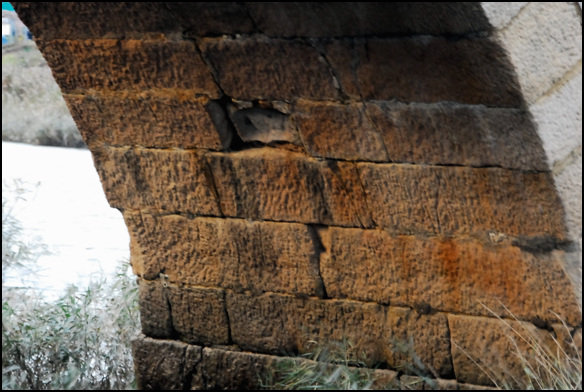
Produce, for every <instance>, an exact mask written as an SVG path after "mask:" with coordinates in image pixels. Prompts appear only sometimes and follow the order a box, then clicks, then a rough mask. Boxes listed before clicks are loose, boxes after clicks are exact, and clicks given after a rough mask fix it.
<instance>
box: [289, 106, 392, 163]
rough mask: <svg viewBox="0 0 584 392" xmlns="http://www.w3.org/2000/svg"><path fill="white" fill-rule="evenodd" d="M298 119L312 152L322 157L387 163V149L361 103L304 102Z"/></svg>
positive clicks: (309, 149)
mask: <svg viewBox="0 0 584 392" xmlns="http://www.w3.org/2000/svg"><path fill="white" fill-rule="evenodd" d="M294 109H295V111H294V115H293V118H294V122H295V123H296V124H297V126H298V130H299V132H300V134H301V135H302V141H303V142H304V146H305V147H306V149H307V150H308V152H309V153H310V154H311V155H312V156H315V157H319V158H333V159H344V160H358V161H375V162H387V161H388V155H387V150H386V149H385V146H384V144H383V140H382V138H381V135H380V134H379V132H378V131H377V130H376V129H375V127H374V126H373V125H372V124H371V122H370V121H369V119H368V117H367V113H366V111H365V108H364V106H363V105H361V104H347V105H339V104H335V103H314V102H310V101H301V102H299V103H298V104H296V105H295V108H294Z"/></svg>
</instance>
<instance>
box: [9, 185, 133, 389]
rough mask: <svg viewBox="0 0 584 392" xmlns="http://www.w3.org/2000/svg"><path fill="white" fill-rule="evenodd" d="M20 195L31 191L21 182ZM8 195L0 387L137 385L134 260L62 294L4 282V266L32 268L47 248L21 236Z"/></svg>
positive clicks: (67, 387) (18, 190) (19, 268)
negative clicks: (48, 294) (53, 295)
mask: <svg viewBox="0 0 584 392" xmlns="http://www.w3.org/2000/svg"><path fill="white" fill-rule="evenodd" d="M15 186H16V194H17V197H16V199H17V200H19V199H22V198H23V197H24V195H25V194H26V193H27V190H26V186H23V184H22V182H17V183H16V185H15ZM5 190H6V189H5V184H3V192H2V194H3V197H2V278H3V279H2V283H3V284H2V389H38V390H43V389H128V388H132V387H135V381H134V368H133V359H132V355H131V347H130V342H131V340H132V339H133V338H134V337H135V336H136V335H137V334H138V331H139V313H138V300H137V299H138V298H137V297H138V288H137V283H136V280H135V277H134V276H133V275H132V274H131V272H129V267H128V266H129V264H128V263H123V264H122V265H120V267H119V268H118V270H117V272H116V274H115V276H113V277H111V278H108V279H106V278H102V279H100V280H98V281H93V282H92V283H91V284H90V285H89V286H88V287H87V288H83V289H79V288H77V287H74V286H72V287H70V288H69V289H68V290H67V291H66V292H65V293H63V294H62V295H61V296H60V297H59V298H58V299H56V300H46V299H45V298H44V295H43V292H42V290H40V289H31V288H26V287H18V288H14V287H12V288H11V287H6V286H5V284H4V277H5V272H7V271H11V270H12V271H16V272H17V273H22V272H23V270H26V269H34V264H35V261H36V259H37V257H38V256H39V254H41V253H42V252H44V248H43V247H42V244H39V243H32V244H31V243H30V242H26V241H24V240H23V238H24V236H23V235H22V228H21V226H20V224H19V222H18V220H17V219H16V217H15V216H14V205H15V203H16V201H11V200H7V199H6V198H5V194H6V193H8V192H4V191H5Z"/></svg>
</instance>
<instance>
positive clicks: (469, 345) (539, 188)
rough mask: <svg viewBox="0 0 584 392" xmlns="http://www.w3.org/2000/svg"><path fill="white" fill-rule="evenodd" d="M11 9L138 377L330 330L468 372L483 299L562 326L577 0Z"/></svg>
mask: <svg viewBox="0 0 584 392" xmlns="http://www.w3.org/2000/svg"><path fill="white" fill-rule="evenodd" d="M14 5H15V8H16V10H17V12H18V14H19V15H20V17H21V18H22V20H23V21H24V22H25V23H26V24H27V26H28V27H29V28H30V30H31V31H32V32H33V33H34V34H35V37H36V41H37V43H38V45H39V48H40V49H41V51H42V52H43V54H44V56H45V58H46V59H47V61H48V63H49V65H50V66H51V68H52V70H53V73H54V76H55V78H56V80H57V82H58V83H59V85H60V86H61V89H62V91H63V95H64V97H65V99H66V101H67V103H68V105H69V108H70V110H71V113H72V115H73V117H74V119H75V121H76V122H77V124H78V126H79V129H80V130H81V132H82V134H83V136H84V138H85V140H86V142H87V144H88V146H89V147H90V149H91V151H92V153H93V156H94V160H95V165H96V168H97V170H98V172H99V174H100V177H101V180H102V183H103V187H104V190H105V192H106V195H107V197H108V200H109V202H110V204H111V205H112V206H113V207H116V208H118V209H120V210H121V211H122V212H123V214H124V218H125V220H126V224H127V226H128V229H129V232H130V235H131V250H132V256H131V262H132V266H133V268H134V271H135V273H136V274H137V276H138V277H139V282H140V301H141V315H142V332H143V335H144V336H143V337H142V338H140V339H138V340H137V341H136V342H135V359H136V368H137V372H138V378H139V380H140V385H141V386H142V387H143V388H159V387H161V388H241V387H248V388H249V387H252V388H253V387H255V386H257V384H258V377H257V372H258V371H259V372H262V371H265V370H266V369H269V368H270V367H271V366H273V365H274V364H277V363H279V362H281V361H282V360H284V359H285V358H286V355H289V354H293V353H305V352H307V351H309V350H310V349H311V348H312V347H311V342H317V343H319V344H323V345H326V344H327V342H332V341H340V340H343V339H347V340H349V341H351V342H352V343H353V347H354V349H355V353H357V352H363V353H365V354H366V359H365V362H366V364H367V365H368V366H370V367H380V369H378V370H377V371H376V374H377V375H378V376H379V377H380V380H379V381H378V384H376V385H382V384H383V383H389V384H390V385H393V386H401V387H403V388H406V387H410V386H415V385H417V384H416V383H417V382H418V381H419V380H420V379H418V378H416V377H415V376H414V375H412V372H411V370H410V368H409V367H407V366H406V365H407V364H411V363H413V361H412V359H411V357H409V355H407V354H405V353H403V352H400V347H403V344H404V343H405V344H410V349H411V350H412V351H413V352H415V354H416V355H417V357H419V359H420V361H421V362H422V363H423V364H424V366H425V372H427V374H428V375H430V376H431V377H432V378H436V379H437V381H435V382H436V383H437V385H438V386H439V387H445V388H446V387H453V386H457V383H471V384H484V385H489V384H490V383H491V382H492V380H491V379H490V378H489V377H488V376H487V375H485V373H483V372H482V371H481V370H480V369H479V368H478V367H477V365H476V364H475V361H478V362H479V363H480V364H481V365H482V366H483V367H488V368H489V369H491V370H492V371H493V372H494V373H497V372H498V371H499V370H501V369H504V371H505V372H510V373H511V374H513V375H518V374H520V373H521V369H522V365H521V364H520V363H519V362H518V361H517V359H516V357H515V356H513V355H511V354H510V352H511V351H512V350H513V347H512V344H511V342H510V340H509V339H508V336H507V335H508V330H507V329H506V327H505V324H504V322H503V321H501V320H500V319H498V318H497V317H496V316H500V317H502V318H503V319H504V321H505V322H506V323H509V324H511V325H512V326H514V327H516V328H520V327H525V328H526V330H529V331H533V332H534V333H537V334H539V335H538V336H540V337H541V339H543V340H549V337H550V333H552V332H553V333H557V336H558V337H559V338H560V340H563V339H566V334H562V333H561V331H560V330H559V329H558V324H559V321H558V318H557V317H556V315H558V316H559V317H561V318H562V319H563V320H564V321H565V322H566V323H567V324H568V326H569V327H570V328H571V331H572V335H573V336H574V337H575V338H576V340H577V341H581V323H582V315H581V305H580V301H581V300H580V298H581V293H582V288H581V276H580V275H581V251H580V248H581V241H582V240H581V238H582V223H581V201H582V196H581V192H582V183H581V178H582V176H581V171H582V155H581V149H582V147H581V146H582V137H581V130H582V122H581V110H582V109H581V108H582V97H581V95H582V92H581V91H582V76H581V66H582V32H581V31H582V28H581V10H580V8H579V6H578V4H577V3H391V4H390V3H279V4H277V5H274V4H266V3H110V4H109V5H104V4H103V3H87V2H85V3H15V4H14ZM574 271H576V272H574ZM578 271H580V272H578ZM579 274H580V275H579ZM511 314H512V315H513V316H511ZM519 324H521V326H520V325H519ZM548 331H550V332H548ZM579 344H580V347H581V343H579ZM381 369H385V370H381ZM458 386H460V385H458Z"/></svg>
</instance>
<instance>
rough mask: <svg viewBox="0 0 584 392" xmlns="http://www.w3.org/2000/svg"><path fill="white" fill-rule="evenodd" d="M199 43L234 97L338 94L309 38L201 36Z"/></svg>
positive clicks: (329, 96)
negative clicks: (202, 38)
mask: <svg viewBox="0 0 584 392" xmlns="http://www.w3.org/2000/svg"><path fill="white" fill-rule="evenodd" d="M200 47H201V51H202V52H203V55H204V56H205V57H206V58H208V59H209V61H210V62H211V64H212V66H213V68H214V69H215V74H216V76H217V79H218V83H219V85H220V86H221V88H222V89H223V91H224V92H225V94H227V95H228V96H230V97H232V98H235V99H240V100H248V101H249V100H257V99H267V100H270V99H272V100H281V101H285V100H295V99H298V98H307V99H317V100H332V99H336V98H337V92H336V89H335V87H334V84H333V77H332V75H331V72H330V70H329V68H328V66H327V64H326V62H325V61H324V59H322V57H321V56H320V55H319V54H318V52H317V51H316V49H314V48H313V47H312V46H311V45H310V44H309V43H308V42H306V41H303V40H283V39H276V38H274V39H270V38H267V37H260V36H256V37H246V38H235V39H231V38H220V39H204V40H201V42H200Z"/></svg>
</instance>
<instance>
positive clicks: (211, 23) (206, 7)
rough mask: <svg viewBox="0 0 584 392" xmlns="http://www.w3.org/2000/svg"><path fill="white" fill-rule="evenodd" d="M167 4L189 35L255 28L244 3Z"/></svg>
mask: <svg viewBox="0 0 584 392" xmlns="http://www.w3.org/2000/svg"><path fill="white" fill-rule="evenodd" d="M165 5H166V7H167V8H168V10H169V11H170V12H171V13H172V15H173V16H174V17H175V19H176V21H177V22H178V23H179V24H180V25H181V27H182V30H181V31H182V32H183V34H184V35H186V36H188V37H201V36H208V35H211V36H216V35H235V34H251V33H253V32H254V30H255V28H254V22H253V20H252V19H251V18H250V16H249V13H248V11H247V9H246V7H245V6H244V5H243V3H235V2H190V3H185V2H168V3H165Z"/></svg>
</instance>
